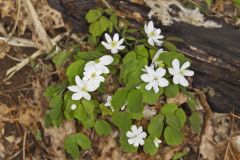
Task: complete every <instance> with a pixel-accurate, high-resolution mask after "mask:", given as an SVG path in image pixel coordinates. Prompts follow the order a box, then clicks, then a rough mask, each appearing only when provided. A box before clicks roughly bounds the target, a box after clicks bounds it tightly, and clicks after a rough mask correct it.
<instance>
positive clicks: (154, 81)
mask: <svg viewBox="0 0 240 160" xmlns="http://www.w3.org/2000/svg"><path fill="white" fill-rule="evenodd" d="M144 71H145V72H146V74H142V75H141V79H142V80H143V81H144V82H146V83H148V84H147V85H146V86H145V89H146V90H148V91H149V90H151V89H152V88H153V90H154V92H155V93H157V92H159V88H158V87H166V86H168V84H169V82H168V80H167V79H165V78H163V76H164V75H165V74H166V70H165V69H164V68H158V69H157V70H156V71H155V70H154V66H153V65H151V66H150V67H148V66H145V69H144Z"/></svg>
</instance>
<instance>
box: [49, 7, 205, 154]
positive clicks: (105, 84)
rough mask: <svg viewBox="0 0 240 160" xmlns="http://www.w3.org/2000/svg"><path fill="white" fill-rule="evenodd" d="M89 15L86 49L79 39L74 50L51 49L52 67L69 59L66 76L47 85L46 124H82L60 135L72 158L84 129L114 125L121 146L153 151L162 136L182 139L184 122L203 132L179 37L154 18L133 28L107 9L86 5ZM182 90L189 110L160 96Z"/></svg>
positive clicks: (83, 144)
mask: <svg viewBox="0 0 240 160" xmlns="http://www.w3.org/2000/svg"><path fill="white" fill-rule="evenodd" d="M86 20H87V22H88V23H89V35H88V39H87V44H88V46H89V47H88V48H91V49H88V50H86V49H85V50H81V47H77V49H75V52H70V51H69V52H68V51H65V52H61V53H58V54H56V55H55V56H54V57H53V59H52V60H53V62H54V64H55V65H56V67H57V68H64V67H65V66H67V68H66V77H67V78H66V80H63V81H61V82H59V83H56V84H52V85H50V86H49V87H48V88H47V89H46V91H45V96H46V97H48V99H49V104H50V108H49V111H48V112H47V114H46V117H45V123H46V125H47V126H48V127H49V126H60V125H61V122H62V121H63V120H67V121H76V122H77V123H78V124H79V125H81V126H82V127H81V130H80V131H78V132H77V133H76V134H72V135H69V136H68V137H67V138H66V139H65V140H64V148H65V150H66V151H67V152H68V153H69V154H70V155H71V156H72V157H73V158H78V157H79V156H80V153H81V151H83V150H87V149H91V139H90V138H89V137H88V135H89V134H86V133H88V132H89V133H90V132H92V131H93V130H95V132H96V134H98V135H99V136H108V135H110V134H112V131H113V129H114V130H116V129H117V130H118V131H119V132H118V133H119V136H118V140H119V144H120V145H121V148H122V150H123V151H124V152H136V151H138V149H139V148H140V147H143V151H144V152H145V153H146V154H150V155H154V154H156V153H157V151H158V149H159V148H161V144H162V143H164V144H167V145H170V146H176V145H179V144H181V143H182V142H183V140H184V134H183V131H184V128H185V127H186V126H191V128H192V130H193V132H196V133H198V132H200V129H201V127H200V125H201V117H200V114H199V113H198V111H197V108H196V101H195V96H194V94H193V93H191V92H190V91H189V90H188V86H189V77H191V76H193V75H194V72H193V71H192V70H190V69H189V67H190V63H191V61H190V60H189V59H188V58H187V57H185V56H184V55H183V54H182V53H180V52H179V51H178V50H177V48H176V46H175V45H173V43H171V41H181V39H180V38H176V37H167V38H166V37H164V36H163V35H162V33H161V29H160V28H156V27H155V26H154V24H153V21H150V22H147V23H146V24H145V25H144V26H143V27H141V28H131V27H129V26H128V22H127V21H126V20H125V21H123V20H119V18H118V17H117V16H116V15H115V14H114V13H113V12H112V11H111V10H108V9H92V10H89V12H88V13H87V15H86ZM66 62H68V63H66ZM69 62H70V63H69ZM180 93H181V94H184V95H185V96H186V97H187V103H186V106H188V114H186V111H185V110H184V109H183V108H182V106H178V105H177V104H174V103H169V104H168V103H166V102H164V103H163V101H162V100H163V99H166V98H174V97H176V96H177V95H179V94H180ZM160 99H161V100H160ZM189 124H190V125H189ZM83 133H85V134H83Z"/></svg>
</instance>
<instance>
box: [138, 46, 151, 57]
mask: <svg viewBox="0 0 240 160" xmlns="http://www.w3.org/2000/svg"><path fill="white" fill-rule="evenodd" d="M134 52H135V53H137V58H148V57H149V55H148V50H147V49H146V48H145V46H144V45H139V46H136V47H135V48H134Z"/></svg>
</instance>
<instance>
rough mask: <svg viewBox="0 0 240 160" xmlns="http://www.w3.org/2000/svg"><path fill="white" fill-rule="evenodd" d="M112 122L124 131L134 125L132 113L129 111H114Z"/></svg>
mask: <svg viewBox="0 0 240 160" xmlns="http://www.w3.org/2000/svg"><path fill="white" fill-rule="evenodd" d="M112 122H113V124H114V125H116V126H117V127H118V128H119V129H120V130H123V131H128V130H129V129H130V128H131V125H132V121H131V118H130V115H129V113H127V112H114V113H113V115H112Z"/></svg>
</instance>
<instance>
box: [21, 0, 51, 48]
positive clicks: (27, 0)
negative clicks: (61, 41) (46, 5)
mask: <svg viewBox="0 0 240 160" xmlns="http://www.w3.org/2000/svg"><path fill="white" fill-rule="evenodd" d="M23 2H24V4H25V6H26V8H27V10H28V14H29V16H30V17H31V19H32V22H33V26H34V28H35V30H36V32H37V35H38V37H39V39H40V40H41V41H42V42H43V45H44V50H45V51H47V52H50V51H51V49H52V48H53V46H54V44H52V42H51V40H50V38H49V37H48V35H47V33H46V31H45V30H44V28H43V26H42V24H41V22H40V20H39V18H38V15H37V13H36V11H35V9H34V7H33V5H32V2H31V1H30V0H23Z"/></svg>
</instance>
